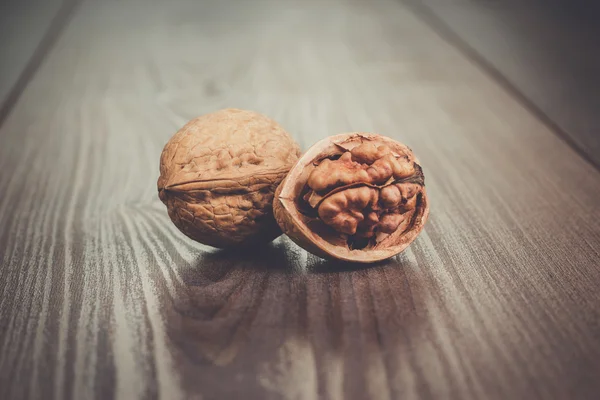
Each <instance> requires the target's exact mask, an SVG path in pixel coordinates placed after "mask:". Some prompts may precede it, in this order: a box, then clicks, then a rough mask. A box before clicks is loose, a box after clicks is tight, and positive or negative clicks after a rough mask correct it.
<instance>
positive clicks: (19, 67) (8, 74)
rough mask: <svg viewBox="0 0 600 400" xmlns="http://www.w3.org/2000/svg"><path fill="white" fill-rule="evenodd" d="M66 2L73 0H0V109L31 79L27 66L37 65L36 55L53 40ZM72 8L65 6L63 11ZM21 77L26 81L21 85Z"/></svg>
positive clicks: (61, 20)
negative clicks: (27, 73) (27, 74)
mask: <svg viewBox="0 0 600 400" xmlns="http://www.w3.org/2000/svg"><path fill="white" fill-rule="evenodd" d="M63 3H71V2H70V1H65V2H63V1H61V0H25V1H18V0H8V1H3V2H1V3H0V60H2V62H1V63H0V111H1V110H3V109H4V108H5V107H7V104H6V103H7V101H8V99H9V97H10V96H11V91H14V92H15V94H13V97H14V96H16V95H17V93H18V92H20V91H21V90H22V86H23V85H24V84H25V83H26V80H28V77H27V76H24V74H25V73H26V70H27V66H28V65H30V64H31V65H30V66H29V69H32V68H35V64H37V63H39V60H37V58H40V57H41V56H42V54H43V53H44V52H45V50H46V49H45V48H46V47H47V46H49V45H50V44H51V40H49V39H51V37H52V36H53V35H54V33H55V31H56V30H58V29H59V28H60V26H59V25H61V23H62V22H63V18H62V16H61V15H58V14H59V13H60V11H61V6H63ZM69 8H70V6H69V7H62V11H67V9H69ZM57 17H58V18H57ZM53 25H55V26H53ZM31 72H33V71H31ZM19 80H23V81H24V82H23V83H22V84H21V85H18V82H19ZM17 86H19V87H17ZM1 114H2V113H1V112H0V115H1ZM2 119H3V118H0V120H2Z"/></svg>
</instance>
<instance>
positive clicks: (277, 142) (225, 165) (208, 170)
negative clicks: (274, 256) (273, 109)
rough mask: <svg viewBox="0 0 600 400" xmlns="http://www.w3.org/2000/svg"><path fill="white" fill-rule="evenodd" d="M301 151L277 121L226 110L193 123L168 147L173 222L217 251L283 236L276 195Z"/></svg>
mask: <svg viewBox="0 0 600 400" xmlns="http://www.w3.org/2000/svg"><path fill="white" fill-rule="evenodd" d="M299 155H300V148H299V147H298V145H297V144H296V143H295V142H294V140H293V139H292V138H291V137H290V135H289V134H288V133H286V132H285V131H284V130H283V129H282V128H281V127H280V126H279V125H278V124H277V123H276V122H275V121H273V120H271V119H269V118H267V117H265V116H263V115H261V114H258V113H255V112H251V111H244V110H236V109H226V110H221V111H217V112H214V113H211V114H207V115H204V116H201V117H198V118H196V119H193V120H191V121H190V122H188V123H187V124H186V125H185V126H184V127H183V128H181V130H179V132H177V133H176V134H175V135H174V136H173V137H172V138H171V139H170V140H169V142H168V143H167V144H166V145H165V148H164V149H163V152H162V155H161V158H160V177H159V178H158V193H159V197H160V199H161V200H162V201H163V203H165V205H166V206H167V210H168V212H169V216H170V217H171V220H172V221H173V223H174V224H175V225H176V226H177V227H178V228H179V229H180V230H181V231H182V232H183V233H184V234H186V235H187V236H189V237H190V238H192V239H194V240H196V241H198V242H201V243H204V244H207V245H210V246H214V247H229V246H234V245H246V244H252V243H255V242H260V241H262V242H268V241H270V240H273V239H274V238H276V237H277V236H279V235H280V234H281V230H280V229H279V227H278V226H277V223H276V222H275V220H274V218H273V210H272V202H273V195H274V193H275V190H276V189H277V186H278V185H279V183H280V182H281V181H282V180H283V178H284V177H285V175H286V174H287V172H288V171H289V169H290V168H291V167H292V165H293V164H294V163H295V162H296V161H297V160H298V157H299Z"/></svg>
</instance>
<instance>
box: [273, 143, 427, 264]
mask: <svg viewBox="0 0 600 400" xmlns="http://www.w3.org/2000/svg"><path fill="white" fill-rule="evenodd" d="M273 209H274V212H275V218H276V219H277V222H278V223H279V225H280V226H281V228H282V229H283V231H284V232H285V233H286V234H287V235H288V236H289V237H290V238H291V239H292V240H294V241H295V242H296V243H297V244H299V245H300V246H302V247H303V248H305V249H306V250H308V251H311V252H312V253H314V254H316V255H318V256H321V257H324V258H334V259H341V260H347V261H356V262H363V263H371V262H376V261H381V260H384V259H387V258H390V257H393V256H394V255H396V254H398V253H400V252H401V251H403V250H404V249H405V248H406V247H407V246H408V245H409V244H410V243H411V242H412V241H413V240H414V239H415V238H416V236H417V235H418V234H419V232H420V231H421V230H422V229H423V225H424V224H425V221H426V220H427V216H428V214H429V205H428V201H427V194H426V192H425V182H424V176H423V171H422V169H421V166H420V165H419V164H418V163H417V160H416V158H415V156H414V154H413V152H412V151H411V150H410V149H409V148H408V147H406V146H405V145H403V144H401V143H398V142H396V141H394V140H392V139H390V138H387V137H385V136H380V135H376V134H370V133H347V134H341V135H336V136H332V137H330V138H327V139H324V140H322V141H320V142H318V143H317V144H315V145H314V146H313V147H311V148H310V149H309V150H308V152H306V154H305V155H304V156H302V157H301V158H300V160H299V161H298V162H297V163H296V164H295V165H294V166H293V167H292V169H291V170H290V172H289V174H288V175H287V177H286V178H285V179H284V181H283V182H282V183H281V185H280V186H279V188H278V189H277V192H276V193H275V200H274V203H273Z"/></svg>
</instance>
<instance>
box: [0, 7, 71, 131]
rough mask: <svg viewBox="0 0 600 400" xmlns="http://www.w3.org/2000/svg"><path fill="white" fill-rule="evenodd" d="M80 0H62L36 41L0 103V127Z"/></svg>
mask: <svg viewBox="0 0 600 400" xmlns="http://www.w3.org/2000/svg"><path fill="white" fill-rule="evenodd" d="M81 1H82V0H64V1H63V3H62V5H61V7H60V8H59V10H58V11H57V13H56V15H55V16H54V17H53V18H52V21H51V22H50V26H49V27H48V30H47V31H46V33H45V34H44V36H43V37H42V40H40V43H38V45H37V47H36V48H35V51H34V52H33V54H32V55H31V57H30V58H29V61H28V62H27V64H26V65H25V67H24V68H23V71H21V73H20V74H19V77H18V79H17V80H16V82H15V83H14V85H13V86H12V88H11V89H10V91H9V92H8V95H7V96H6V99H5V100H4V102H2V103H1V104H0V128H1V127H2V125H3V124H4V121H5V120H6V118H7V117H8V115H9V114H10V112H11V111H12V109H13V108H14V106H15V105H16V104H17V102H18V101H19V98H20V97H21V94H22V93H23V91H24V90H25V88H26V87H27V85H28V84H29V82H30V81H31V79H32V78H33V76H34V75H35V73H36V72H37V70H38V69H39V67H40V65H42V63H43V62H44V60H45V59H46V56H47V55H48V53H49V52H50V51H51V50H52V48H53V46H54V44H55V43H56V42H57V40H58V38H59V37H60V35H61V33H62V31H63V30H64V28H65V27H66V26H67V24H68V23H69V21H70V20H71V18H72V17H73V15H74V14H75V10H76V9H77V6H78V5H79V4H80V3H81Z"/></svg>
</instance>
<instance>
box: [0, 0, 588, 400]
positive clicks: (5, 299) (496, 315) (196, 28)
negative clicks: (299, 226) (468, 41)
mask: <svg viewBox="0 0 600 400" xmlns="http://www.w3.org/2000/svg"><path fill="white" fill-rule="evenodd" d="M226 106H231V107H240V108H248V109H254V110H257V111H260V112H264V113H266V114H268V115H270V116H272V117H273V118H275V119H277V120H278V121H280V122H281V123H282V125H283V126H285V127H286V128H287V129H288V130H289V131H290V132H291V133H292V134H293V135H294V136H295V137H296V138H297V140H298V141H299V142H300V143H301V144H302V146H303V148H305V149H306V148H307V147H308V146H309V145H310V144H311V143H313V142H315V141H316V140H317V139H319V138H322V137H324V136H325V135H328V134H333V133H338V132H343V131H351V130H364V131H376V132H380V133H383V134H386V135H389V136H392V137H395V138H397V139H399V140H402V141H404V142H406V143H407V144H408V145H410V146H411V147H412V148H413V149H414V150H415V152H416V153H417V155H418V156H419V157H420V159H421V161H422V163H423V165H424V169H425V173H426V183H427V186H428V193H429V195H430V196H431V204H432V206H431V207H432V208H431V216H430V220H429V222H428V225H427V226H426V228H425V231H424V233H423V234H422V235H421V236H420V237H419V238H418V239H417V241H416V242H415V243H414V244H413V245H412V246H411V247H410V248H409V249H408V250H407V251H406V252H405V253H403V254H402V255H401V256H399V257H397V258H396V259H394V260H392V261H390V262H387V263H383V264H381V265H378V266H375V267H372V268H367V269H361V268H359V267H357V266H354V265H349V264H336V263H331V262H325V261H322V260H320V259H318V258H316V257H314V256H312V255H310V254H307V253H306V252H304V251H303V250H301V249H299V248H298V247H297V246H295V245H294V244H292V243H291V242H290V241H289V240H288V239H286V238H280V239H278V240H277V241H275V242H274V243H273V244H272V245H271V246H267V247H265V248H264V249H256V251H255V252H253V253H251V254H241V253H236V252H222V251H221V252H219V251H213V250H211V249H209V248H207V247H204V246H202V245H199V244H196V243H193V242H191V241H190V240H188V239H186V238H185V237H184V236H183V235H182V234H181V233H179V232H178V231H177V230H176V228H174V226H173V225H172V224H171V222H170V221H169V219H168V216H167V214H166V211H165V209H164V207H163V205H162V204H161V203H160V202H159V200H158V198H157V194H156V187H155V185H156V178H157V176H158V158H159V154H160V151H161V149H162V146H163V145H164V143H165V142H166V141H167V140H168V138H169V136H170V135H171V134H172V133H173V132H175V131H176V130H177V129H178V128H179V127H180V126H181V125H182V124H183V123H184V122H185V121H187V120H188V119H190V118H192V117H194V116H196V115H199V114H203V113H206V112H209V111H212V110H215V109H218V108H223V107H226ZM0 171H2V172H1V173H0V193H2V196H0V226H1V227H2V229H1V230H0V257H1V258H0V260H1V264H2V268H1V269H0V293H1V295H0V380H1V381H0V398H7V399H18V398H39V397H44V398H65V397H72V398H103V399H106V398H127V399H136V398H155V397H162V398H169V399H171V398H172V399H177V398H198V399H199V398H203V399H213V398H239V397H244V398H256V399H265V398H266V399H271V398H273V399H275V398H277V399H279V398H288V399H292V398H293V399H313V398H318V397H320V398H330V399H363V398H378V399H386V398H403V399H404V398H408V399H411V398H425V399H428V398H457V399H469V398H473V399H481V398H488V399H494V398H498V399H500V398H527V399H535V398H544V399H548V398H557V399H564V398H593V397H594V396H595V395H596V394H597V393H598V390H600V387H599V383H598V380H597V376H598V374H599V373H600V342H599V341H598V337H600V324H598V321H599V320H600V294H599V293H598V291H597V287H598V283H600V270H599V268H598V262H599V258H600V254H599V252H598V249H599V248H600V246H599V244H600V227H599V222H598V221H600V209H599V204H600V173H599V172H598V171H596V170H595V169H593V168H592V167H591V166H590V165H589V164H588V163H586V162H585V161H584V160H582V159H581V158H580V157H579V156H578V155H577V154H575V153H574V152H573V151H572V150H571V149H570V148H569V147H568V146H566V145H565V144H564V142H562V141H561V140H559V139H558V138H557V137H556V136H555V135H553V134H552V133H551V132H550V131H549V130H548V128H547V127H546V125H544V124H543V123H541V122H540V121H539V120H537V119H536V118H535V117H533V116H532V115H531V114H530V113H529V112H528V110H526V109H524V108H523V107H522V106H521V105H520V104H519V103H518V102H516V101H515V100H514V98H512V97H511V96H510V94H509V93H507V92H506V91H505V90H504V89H503V88H502V87H501V86H499V85H498V84H497V83H495V82H494V81H493V80H491V79H490V77H489V76H488V75H486V74H485V73H483V72H482V71H481V70H479V69H478V67H477V66H476V65H475V64H473V63H471V62H470V61H469V60H467V59H465V58H464V56H463V55H462V54H461V53H460V52H459V51H457V50H456V49H454V48H453V47H451V46H449V45H448V44H447V43H446V42H444V41H443V40H442V39H441V38H440V37H438V36H437V35H436V34H435V33H434V32H433V31H431V30H430V29H429V28H428V27H427V26H426V25H425V24H424V23H423V22H422V21H420V20H419V19H417V18H416V17H415V15H413V14H412V13H411V12H410V11H408V10H407V9H406V8H405V7H404V6H403V5H402V4H401V3H399V2H397V1H394V0H389V1H388V0H377V1H373V2H369V3H365V2H361V1H358V0H356V1H354V0H331V1H327V2H307V1H303V0H286V1H276V0H268V1H267V0H264V1H260V2H252V3H250V2H243V1H238V2H236V1H230V2H226V1H221V2H195V1H191V0H189V1H186V0H178V1H177V3H176V4H175V3H174V2H158V1H156V2H148V1H141V0H128V1H116V0H113V1H104V2H92V1H89V2H85V3H84V4H82V6H81V8H80V9H79V11H78V14H77V15H76V17H75V18H74V19H73V20H72V22H71V24H70V25H69V26H68V28H67V29H66V30H65V31H64V34H63V35H62V37H61V39H60V40H59V41H58V42H57V44H56V47H55V48H54V50H53V52H52V53H51V54H50V55H49V57H48V59H47V60H46V61H45V62H44V64H43V65H42V67H41V68H40V70H39V71H38V74H36V76H35V77H34V78H33V80H32V81H31V83H30V85H29V86H28V87H27V88H26V90H25V91H24V92H23V95H22V97H21V98H20V100H19V102H18V103H17V104H16V107H15V108H14V110H13V112H12V113H11V114H10V115H9V117H8V118H7V119H6V121H5V124H4V125H3V126H2V127H1V128H0Z"/></svg>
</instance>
